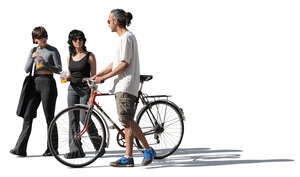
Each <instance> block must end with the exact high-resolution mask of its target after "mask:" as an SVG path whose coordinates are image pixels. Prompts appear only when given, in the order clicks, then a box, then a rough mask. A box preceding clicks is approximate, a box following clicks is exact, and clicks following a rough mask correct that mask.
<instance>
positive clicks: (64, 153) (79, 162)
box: [48, 105, 106, 168]
mask: <svg viewBox="0 0 300 177" xmlns="http://www.w3.org/2000/svg"><path fill="white" fill-rule="evenodd" d="M88 110H89V109H88V108H87V107H84V106H78V105H77V106H73V107H69V108H67V109H65V110H63V111H61V112H60V113H59V114H58V115H57V116H56V117H55V118H54V119H53V121H52V122H51V124H50V127H49V131H48V140H49V141H48V145H49V148H50V150H51V152H52V154H53V155H54V157H55V158H56V159H57V160H58V161H59V162H61V163H62V164H64V165H67V166H69V167H74V168H76V167H83V166H86V165H89V164H91V163H92V162H94V161H95V160H96V159H97V158H98V157H100V156H102V155H103V150H104V145H105V140H106V131H105V127H104V124H103V122H102V120H101V119H100V117H99V116H98V114H96V113H95V112H94V111H91V114H89V115H90V119H89V123H87V124H85V121H86V120H87V117H88V116H87V115H88V114H87V112H88ZM84 124H85V125H87V126H86V127H84ZM56 132H57V134H58V137H57V138H58V139H55V136H53V134H56Z"/></svg>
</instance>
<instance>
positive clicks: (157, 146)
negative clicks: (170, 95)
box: [135, 100, 184, 159]
mask: <svg viewBox="0 0 300 177" xmlns="http://www.w3.org/2000/svg"><path fill="white" fill-rule="evenodd" d="M160 105H162V108H164V109H161V108H158V107H159V106H160ZM152 108H154V109H152ZM168 109H169V110H171V111H172V113H173V114H175V118H174V119H171V120H169V121H171V123H172V124H174V125H175V123H177V124H176V125H177V127H175V126H174V127H172V129H173V130H178V132H177V133H176V138H170V136H171V134H174V133H173V132H172V133H171V132H169V133H168V132H167V131H166V128H168V126H171V124H170V122H169V124H167V126H166V125H165V123H167V122H166V121H165V120H164V121H162V120H159V118H158V117H159V116H158V114H160V112H161V111H160V110H162V111H165V114H164V118H166V114H167V113H166V110H168ZM150 110H151V111H152V113H153V112H154V113H155V114H157V116H156V117H155V119H156V121H157V122H158V124H160V126H161V127H163V129H164V130H162V129H160V128H159V126H158V125H156V126H155V125H153V123H152V122H151V121H150V117H152V116H151V114H150V112H149V111H150ZM149 114H150V116H149ZM147 119H148V120H147ZM174 120H175V121H174ZM136 122H137V124H138V125H139V126H140V128H141V130H142V132H143V133H144V135H145V138H146V139H147V141H148V143H149V145H150V146H151V147H152V148H153V149H154V150H155V152H156V156H155V157H154V158H155V159H163V158H165V157H168V156H169V155H171V154H172V153H174V152H175V151H176V150H177V148H178V147H179V145H180V144H181V141H182V138H183V134H184V123H183V115H182V113H181V111H180V109H179V107H178V106H176V105H175V104H174V103H172V102H170V101H168V100H157V101H153V102H150V103H149V104H147V105H146V106H144V107H143V108H142V109H141V111H140V112H139V113H138V115H137V119H136ZM169 128H171V127H169ZM151 129H152V130H151ZM158 129H160V130H158ZM151 131H152V132H153V133H151ZM168 131H169V130H168ZM163 133H165V134H163ZM152 135H153V136H154V138H152V137H151V136H152ZM168 137H169V140H167V138H168ZM154 139H156V143H154V144H152V143H153V141H155V140H154ZM158 140H159V142H158ZM135 141H136V143H137V146H138V148H142V147H143V146H142V144H141V142H140V141H139V140H138V139H137V138H135ZM164 141H165V142H164ZM166 141H169V142H171V141H172V142H173V145H170V146H169V147H163V145H164V144H165V145H166V144H167V142H166ZM175 141H176V142H175Z"/></svg>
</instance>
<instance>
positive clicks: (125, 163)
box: [110, 156, 134, 167]
mask: <svg viewBox="0 0 300 177" xmlns="http://www.w3.org/2000/svg"><path fill="white" fill-rule="evenodd" d="M110 166H113V167H133V166H134V161H133V158H132V157H129V158H126V157H125V156H123V157H121V158H120V159H119V160H117V161H115V162H111V163H110Z"/></svg>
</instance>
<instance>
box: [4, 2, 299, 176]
mask: <svg viewBox="0 0 300 177" xmlns="http://www.w3.org/2000/svg"><path fill="white" fill-rule="evenodd" d="M115 8H123V9H125V10H126V11H130V12H131V13H132V14H133V20H132V25H131V26H130V27H129V29H130V30H131V31H132V32H133V33H134V34H135V35H136V37H137V40H138V45H139V54H140V63H141V73H143V74H152V75H153V76H154V79H153V80H151V81H150V82H148V83H146V85H145V89H144V91H146V92H147V93H149V94H171V95H173V97H172V101H174V102H176V103H177V104H178V105H179V106H181V107H182V108H183V109H184V111H185V115H186V118H187V121H186V122H185V135H184V139H183V142H182V144H181V147H180V148H181V149H182V151H183V153H181V154H180V153H179V154H177V155H176V154H175V155H173V156H171V157H170V158H168V159H166V160H165V161H156V162H154V163H153V165H152V166H150V167H147V168H144V167H136V168H134V169H114V168H111V167H108V163H109V162H110V161H112V160H116V158H117V157H113V158H110V157H106V158H103V159H98V160H97V161H96V162H95V163H94V164H92V165H90V166H89V167H93V168H84V169H70V168H68V167H65V166H63V165H61V164H60V163H58V162H57V161H56V160H54V159H53V158H43V157H40V156H39V155H41V154H42V153H43V151H44V150H45V148H46V123H45V118H44V115H43V110H42V109H41V106H40V108H39V110H38V118H37V119H35V121H34V124H33V130H32V135H31V137H30V140H29V145H28V151H27V153H28V155H30V156H31V157H28V158H17V157H15V156H13V155H10V154H9V153H8V152H9V150H10V149H11V148H13V147H14V145H15V143H16V140H17V138H18V136H19V133H20V130H21V127H22V119H21V118H18V117H17V116H16V115H15V111H16V106H17V102H18V98H19V94H20V91H21V86H22V83H23V79H24V77H25V72H24V69H23V68H24V65H25V61H26V58H27V55H28V53H29V50H30V49H31V48H32V47H33V44H32V39H31V31H32V29H33V28H34V27H36V26H40V25H41V26H44V27H45V28H46V29H47V31H48V35H49V40H48V43H49V44H51V45H54V46H55V47H57V48H58V50H59V51H60V54H61V57H62V62H63V68H64V70H66V69H67V67H66V57H67V55H68V45H67V37H68V33H69V32H70V31H71V30H72V29H80V30H82V31H83V32H84V33H85V34H86V38H87V43H86V46H87V48H88V50H89V51H92V52H93V53H94V54H95V55H96V59H97V67H98V68H97V69H98V71H99V70H101V69H103V68H104V67H105V66H106V65H108V64H109V63H110V62H111V61H112V57H113V54H114V49H115V45H116V40H117V39H118V37H117V34H115V33H111V32H110V29H109V28H108V25H107V18H108V15H109V12H110V10H112V9H115ZM299 8H300V4H299V1H291V0H284V1H283V0H281V1H280V0H269V1H268V0H251V1H241V0H235V1H234V0H229V1H225V0H224V1H222V0H210V1H200V0H199V1H189V0H185V1H174V0H173V1H158V0H157V1H156V0H151V1H124V0H123V1H91V0H85V1H79V0H72V1H71V0H70V1H67V0H66V1H58V0H51V1H42V0H39V1H32V0H26V1H21V0H20V1H16V0H10V1H1V2H0V18H1V21H0V22H1V27H0V49H1V61H0V62H1V66H0V67H1V78H2V83H1V92H0V93H1V113H2V114H1V115H2V116H1V119H2V120H1V125H2V126H1V146H0V148H1V151H0V153H1V156H0V157H1V164H2V165H1V173H2V174H3V173H4V174H5V176H7V175H13V176H15V175H24V176H29V175H30V176H41V175H42V176H83V175H84V176H94V175H97V176H99V175H101V176H102V175H126V176H129V175H134V176H141V175H144V176H145V175H146V176H154V175H155V176H158V175H169V174H170V175H172V176H173V175H175V176H177V175H178V176H182V175H185V174H187V172H191V175H192V174H193V175H194V176H196V175H197V176H198V175H201V176H221V175H222V176H299V170H296V167H297V166H298V169H299V163H298V160H299V159H300V158H299V149H300V146H299V133H300V131H299V125H300V124H299V121H298V119H299V118H300V112H299V107H300V94H299V91H300V84H299V76H300V70H299V64H300V60H299V59H300V56H299V48H300V33H299V32H300V24H299V20H300V11H299ZM56 79H57V81H58V77H57V76H56ZM57 85H58V91H59V95H58V98H57V105H56V112H58V111H60V110H62V109H64V108H65V107H66V94H67V85H66V84H61V83H60V82H57ZM108 86H109V82H107V83H105V84H103V85H101V87H100V88H101V89H102V90H104V91H105V90H107V89H108ZM99 101H100V102H101V104H102V105H103V108H104V109H105V110H107V112H108V113H109V114H110V115H112V116H113V117H114V120H116V121H117V117H116V113H115V111H116V110H115V103H114V100H113V98H104V99H103V100H99ZM114 138H115V133H114V132H113V133H112V143H111V144H110V148H109V149H107V151H108V153H107V154H108V155H116V154H114V153H113V152H110V151H111V150H121V148H119V147H118V146H117V144H116V142H115V141H114ZM191 148H192V149H191ZM205 148H208V149H205ZM191 150H193V152H191ZM189 152H191V153H189ZM119 155H121V154H119ZM117 156H118V155H117ZM104 157H105V156H104ZM234 157H235V158H234ZM141 160H142V158H141V157H140V156H138V157H137V158H136V159H135V162H136V164H137V165H138V164H139V163H140V161H141ZM289 160H293V161H289ZM259 162H260V163H259ZM179 166H180V168H173V167H179ZM151 167H154V168H153V169H151ZM112 170H114V171H112ZM129 170H130V171H129ZM297 173H298V174H297ZM1 176H3V175H1Z"/></svg>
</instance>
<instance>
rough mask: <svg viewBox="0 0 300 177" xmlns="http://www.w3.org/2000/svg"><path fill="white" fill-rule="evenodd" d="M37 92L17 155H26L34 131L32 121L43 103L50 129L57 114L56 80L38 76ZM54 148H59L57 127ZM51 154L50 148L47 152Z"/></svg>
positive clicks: (24, 123) (53, 137)
mask: <svg viewBox="0 0 300 177" xmlns="http://www.w3.org/2000/svg"><path fill="white" fill-rule="evenodd" d="M34 82H35V91H34V94H33V95H32V97H31V98H30V100H29V102H28V105H27V107H26V111H25V115H24V122H23V128H22V131H21V134H20V136H19V139H18V141H17V143H16V146H15V148H14V149H15V151H16V152H17V153H20V154H22V153H26V149H27V143H28V140H29V136H30V133H31V129H32V121H33V119H34V113H35V112H36V110H37V109H38V107H39V105H40V103H41V102H42V105H43V109H44V114H45V118H46V122H47V127H49V125H50V123H51V121H52V119H53V118H54V113H55V104H56V98H57V87H56V82H55V79H54V78H53V76H52V75H36V76H35V79H34ZM52 139H53V140H54V141H53V144H54V148H56V149H57V147H58V138H57V128H56V127H55V129H54V133H53V134H52ZM46 151H48V152H49V149H48V146H47V150H46Z"/></svg>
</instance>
